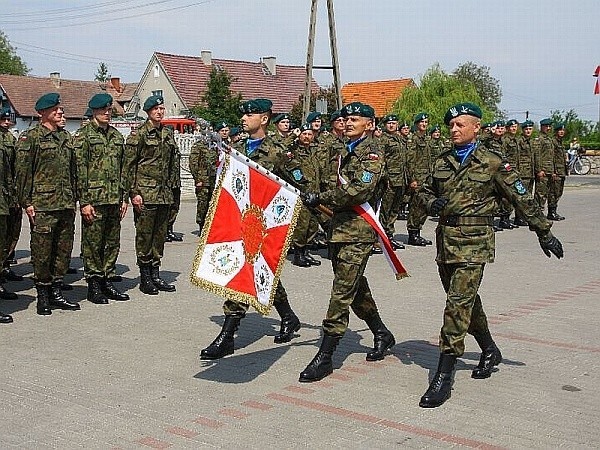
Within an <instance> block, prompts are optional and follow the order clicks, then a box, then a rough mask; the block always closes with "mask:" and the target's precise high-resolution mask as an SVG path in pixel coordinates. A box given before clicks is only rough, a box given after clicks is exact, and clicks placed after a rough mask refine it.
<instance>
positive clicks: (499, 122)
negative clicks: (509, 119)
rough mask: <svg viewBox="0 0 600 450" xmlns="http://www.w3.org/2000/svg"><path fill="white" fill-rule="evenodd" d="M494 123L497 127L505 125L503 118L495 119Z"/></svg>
mask: <svg viewBox="0 0 600 450" xmlns="http://www.w3.org/2000/svg"><path fill="white" fill-rule="evenodd" d="M494 125H496V126H497V127H505V126H506V122H505V121H504V120H496V122H494Z"/></svg>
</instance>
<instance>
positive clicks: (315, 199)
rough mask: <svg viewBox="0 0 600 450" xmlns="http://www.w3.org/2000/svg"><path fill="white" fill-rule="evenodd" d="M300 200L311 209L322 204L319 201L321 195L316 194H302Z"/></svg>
mask: <svg viewBox="0 0 600 450" xmlns="http://www.w3.org/2000/svg"><path fill="white" fill-rule="evenodd" d="M300 198H301V199H302V202H303V203H304V204H305V205H306V206H309V207H311V208H314V207H315V206H319V204H320V203H321V201H320V200H319V194H317V193H315V192H306V193H302V194H300Z"/></svg>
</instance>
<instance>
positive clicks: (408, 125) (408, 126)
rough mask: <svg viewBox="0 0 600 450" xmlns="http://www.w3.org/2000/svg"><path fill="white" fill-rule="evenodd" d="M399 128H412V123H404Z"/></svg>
mask: <svg viewBox="0 0 600 450" xmlns="http://www.w3.org/2000/svg"><path fill="white" fill-rule="evenodd" d="M398 128H410V123H408V122H407V121H406V120H405V121H404V122H402V123H400V124H398Z"/></svg>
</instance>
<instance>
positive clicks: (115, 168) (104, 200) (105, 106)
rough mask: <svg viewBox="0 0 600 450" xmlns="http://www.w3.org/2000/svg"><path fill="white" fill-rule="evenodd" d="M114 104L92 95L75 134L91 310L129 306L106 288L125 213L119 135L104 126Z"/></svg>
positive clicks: (107, 97) (105, 96)
mask: <svg viewBox="0 0 600 450" xmlns="http://www.w3.org/2000/svg"><path fill="white" fill-rule="evenodd" d="M112 104H113V98H112V97H111V96H110V95H108V94H105V93H103V94H96V95H94V96H93V97H92V98H91V99H90V101H89V102H88V106H89V107H90V108H91V110H92V119H91V120H90V121H89V122H88V123H87V124H86V125H84V126H83V127H81V128H80V129H79V130H78V131H77V133H76V134H75V143H74V145H75V157H76V161H77V193H78V198H79V210H80V212H81V253H82V255H83V265H84V273H85V279H86V281H87V283H88V292H87V299H88V301H90V302H92V303H96V304H100V305H102V304H107V303H108V300H109V299H111V300H119V301H123V300H129V296H128V295H127V294H123V293H122V292H120V291H119V290H118V289H117V288H115V287H114V286H113V284H112V283H111V282H110V280H109V277H110V276H111V272H112V271H113V270H114V267H115V265H116V263H117V257H118V256H119V249H120V247H121V220H122V219H123V217H124V216H125V213H126V212H127V203H126V202H125V191H124V186H123V177H124V175H125V173H124V171H123V162H124V161H123V158H124V144H125V143H124V140H123V135H122V134H121V133H120V132H119V131H118V130H117V129H116V128H114V127H113V126H111V125H109V122H110V119H111V117H112Z"/></svg>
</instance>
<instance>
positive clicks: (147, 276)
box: [139, 263, 158, 295]
mask: <svg viewBox="0 0 600 450" xmlns="http://www.w3.org/2000/svg"><path fill="white" fill-rule="evenodd" d="M139 266H140V291H142V292H143V293H144V294H147V295H158V288H157V287H156V286H155V285H154V282H153V281H152V269H151V264H150V263H147V264H142V263H140V264H139Z"/></svg>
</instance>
